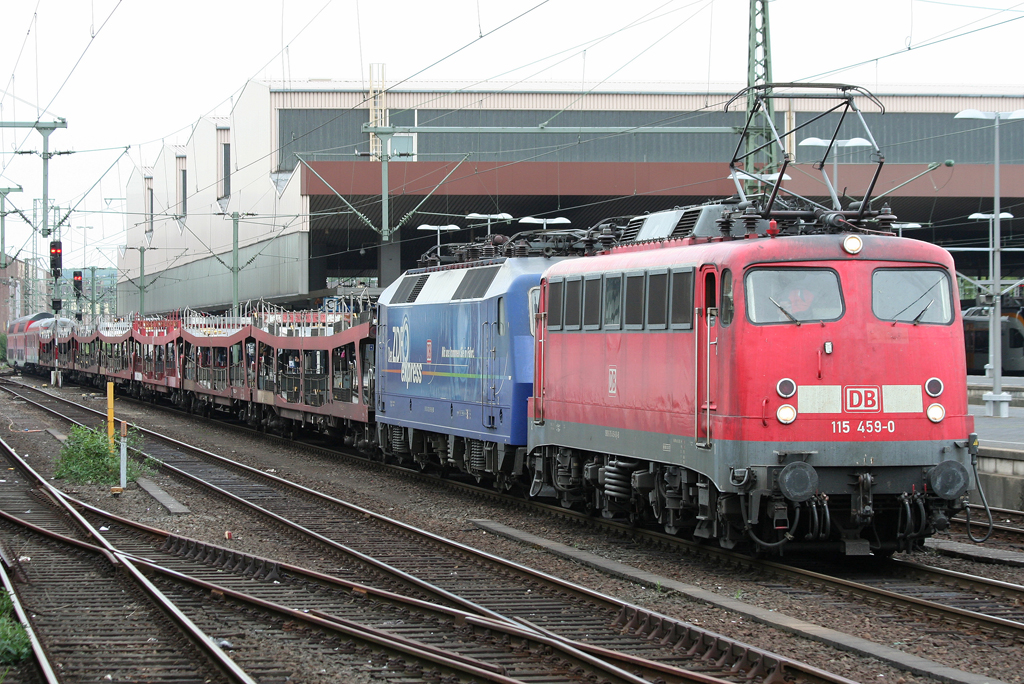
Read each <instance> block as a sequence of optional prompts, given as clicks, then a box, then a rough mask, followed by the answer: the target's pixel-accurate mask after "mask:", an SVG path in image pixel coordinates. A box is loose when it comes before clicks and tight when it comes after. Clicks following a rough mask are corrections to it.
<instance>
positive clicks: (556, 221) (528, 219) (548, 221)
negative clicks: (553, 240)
mask: <svg viewBox="0 0 1024 684" xmlns="http://www.w3.org/2000/svg"><path fill="white" fill-rule="evenodd" d="M519 222H520V223H539V224H541V226H542V228H541V230H547V228H548V226H554V225H562V224H564V223H572V221H570V220H569V219H567V218H565V217H564V216H556V217H554V218H534V217H533V216H525V217H523V218H521V219H519Z"/></svg>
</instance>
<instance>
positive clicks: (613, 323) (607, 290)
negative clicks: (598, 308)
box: [604, 275, 622, 330]
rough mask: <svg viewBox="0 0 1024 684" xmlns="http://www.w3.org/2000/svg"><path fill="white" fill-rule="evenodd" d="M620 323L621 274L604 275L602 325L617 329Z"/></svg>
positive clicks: (606, 327)
mask: <svg viewBox="0 0 1024 684" xmlns="http://www.w3.org/2000/svg"><path fill="white" fill-rule="evenodd" d="M621 325H622V276H620V275H613V276H605V279H604V327H605V329H606V330H618V329H619V326H621Z"/></svg>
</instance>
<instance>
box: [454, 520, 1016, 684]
mask: <svg viewBox="0 0 1024 684" xmlns="http://www.w3.org/2000/svg"><path fill="white" fill-rule="evenodd" d="M470 522H472V523H473V524H474V525H476V526H477V527H479V528H480V529H482V530H486V531H487V532H490V533H492V534H498V535H501V536H503V537H506V538H508V539H514V540H516V541H519V542H522V543H524V544H529V545H530V546H533V547H535V548H538V549H544V550H545V551H548V552H550V553H553V554H555V555H557V556H561V557H563V558H568V559H570V560H572V561H575V562H577V563H580V564H582V565H586V566H588V567H592V568H595V569H597V570H600V571H601V572H605V573H608V574H609V575H614V576H616V577H621V578H623V579H625V580H628V581H630V582H636V583H638V584H643V585H644V586H648V587H657V588H660V589H661V590H662V591H666V590H667V591H676V592H679V593H681V594H683V595H685V596H687V597H688V598H690V599H693V600H694V601H702V602H704V603H708V604H711V605H713V606H716V607H719V608H724V609H725V610H729V611H732V612H734V613H737V614H740V615H743V616H744V617H747V618H749V619H751V620H753V621H755V622H759V623H761V624H764V625H769V626H771V627H775V628H777V629H782V630H785V631H787V632H790V633H791V634H796V635H798V636H801V637H804V638H807V639H813V640H814V641H818V642H821V643H824V644H827V645H829V646H832V647H834V648H837V649H839V650H842V651H850V652H852V653H857V654H860V655H863V656H868V657H871V658H877V659H878V660H880V661H882V662H884V663H886V664H888V665H892V666H893V667H895V668H898V669H901V670H905V671H907V672H911V673H913V674H916V675H922V676H925V677H931V678H933V679H935V680H937V681H940V682H948V683H949V684H1001V680H998V679H993V678H992V677H985V676H982V675H977V674H973V673H970V672H964V671H963V670H957V669H955V668H952V667H946V666H945V665H940V664H939V663H936V662H933V661H931V660H927V659H925V658H920V657H918V656H914V655H910V654H909V653H904V652H903V651H899V650H897V649H895V648H889V647H888V646H882V645H880V644H876V643H874V642H871V641H868V640H867V639H861V638H858V637H855V636H851V635H849V634H843V633H842V632H837V631H836V630H834V629H829V628H828V627H822V626H820V625H815V624H813V623H810V622H806V621H804V620H800V619H797V618H793V617H790V616H788V615H783V614H781V613H777V612H775V611H769V610H765V609H764V608H758V607H757V606H752V605H750V604H748V603H744V602H743V601H740V600H738V599H733V598H729V597H728V596H722V595H720V594H716V593H714V592H711V591H707V590H706V589H701V588H700V587H696V586H693V585H692V584H685V583H683V582H678V581H676V580H673V579H669V578H667V577H662V576H660V575H655V574H654V573H650V572H647V571H645V570H640V569H638V568H634V567H633V566H630V565H626V564H625V563H619V562H618V561H613V560H610V559H608V558H604V557H602V556H598V555H597V554H593V553H590V552H589V551H581V550H580V549H575V548H572V547H571V546H566V545H565V544H559V543H558V542H554V541H551V540H550V539H544V538H543V537H538V536H536V535H534V534H530V533H528V532H523V531H521V530H517V529H515V528H513V527H509V526H508V525H503V524H501V523H497V522H493V521H491V520H471V521H470ZM779 655H783V656H784V655H785V654H784V653H780V654H779Z"/></svg>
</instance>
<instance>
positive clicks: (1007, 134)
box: [279, 109, 1024, 170]
mask: <svg viewBox="0 0 1024 684" xmlns="http://www.w3.org/2000/svg"><path fill="white" fill-rule="evenodd" d="M556 114H558V112H557V110H508V109H504V110H491V109H488V110H476V109H472V110H471V109H463V110H447V109H444V110H442V109H422V110H419V111H417V112H415V113H414V112H411V111H404V112H403V111H393V112H392V114H391V122H392V124H393V125H396V126H407V125H412V123H413V119H414V116H415V117H417V118H418V122H419V125H421V126H463V127H477V126H479V127H488V126H523V127H532V126H537V125H539V124H541V123H544V122H550V125H552V126H651V125H654V126H658V125H667V126H740V125H742V124H743V121H744V115H743V114H742V113H739V112H728V113H726V112H680V111H676V112H650V111H642V112H636V111H633V112H622V111H584V112H579V111H568V112H564V113H562V114H558V116H557V117H555V115H556ZM777 116H778V122H779V124H780V125H782V123H783V116H784V115H783V114H781V113H780V114H778V115H777ZM813 116H814V115H813V114H811V113H807V112H797V113H796V120H797V122H798V123H800V124H802V123H804V122H806V121H808V120H809V119H811V118H812V117H813ZM552 117H555V118H553V119H552ZM366 118H367V113H366V111H365V110H339V109H325V110H320V109H299V110H292V109H289V110H281V111H280V113H279V124H280V129H279V134H280V139H281V140H284V141H289V142H286V143H285V144H284V145H283V146H282V148H281V153H280V164H281V169H282V170H291V169H292V168H294V166H295V163H296V162H295V156H294V153H295V152H299V153H303V154H308V155H310V156H309V157H308V158H311V159H316V158H320V159H332V158H333V159H339V158H346V159H351V158H352V157H350V156H349V155H351V154H352V152H354V151H355V150H356V149H359V150H361V151H366V150H367V149H368V139H367V136H366V135H365V134H363V133H361V132H360V130H359V129H360V126H361V125H362V124H363V123H365V122H366ZM864 119H865V121H867V124H868V126H869V127H870V129H871V133H872V135H874V137H875V140H876V141H877V142H878V144H879V146H880V147H881V148H882V150H883V153H884V154H885V158H886V161H887V162H888V163H894V164H926V163H930V162H933V161H937V162H942V161H945V160H946V159H954V160H955V161H956V162H957V163H960V164H967V163H983V164H984V163H992V124H991V122H988V121H976V120H963V119H954V118H953V116H952V115H951V114H946V113H935V114H928V113H916V114H907V113H888V114H885V115H884V116H883V115H881V114H878V113H865V114H864ZM834 125H835V123H834V119H832V121H831V122H829V121H827V120H822V121H819V122H816V123H814V124H811V125H809V126H808V127H807V128H805V129H802V130H801V131H800V133H798V134H797V141H800V140H803V139H805V138H808V137H811V136H814V137H819V138H828V137H830V136H831V134H832V128H830V126H834ZM1000 131H1001V135H1000V141H1001V146H1002V151H1003V152H1002V160H1003V161H1004V162H1006V163H1008V164H1009V163H1024V123H1021V122H1005V123H1004V124H1003V125H1002V126H1001V127H1000ZM864 135H865V134H864V131H863V129H862V128H861V127H860V124H859V121H858V120H857V119H856V117H855V116H854V115H852V114H848V115H847V117H846V121H845V123H844V124H843V127H842V129H841V131H840V134H839V137H840V138H853V137H864ZM735 147H736V137H735V136H733V135H731V134H693V135H675V134H665V135H660V134H649V133H648V134H640V135H629V134H626V135H595V134H582V135H544V134H521V135H517V134H508V135H493V134H477V133H452V134H446V133H420V134H418V135H417V154H418V156H417V159H418V160H420V161H428V160H429V161H454V160H459V159H462V157H463V156H464V155H466V154H467V153H471V154H472V155H473V159H476V160H485V161H524V160H530V161H551V162H723V161H727V160H728V159H729V158H730V157H731V155H732V153H733V150H734V149H735ZM793 152H794V156H795V157H796V159H797V160H798V161H800V162H809V161H813V160H815V158H816V156H818V157H820V152H817V151H816V150H815V149H814V148H808V147H801V146H797V147H796V148H795V149H794V150H793ZM314 153H320V154H319V155H317V154H314ZM339 155H345V156H344V157H341V156H339ZM363 159H365V157H363ZM839 160H840V163H869V162H870V157H869V153H868V152H867V151H861V150H854V149H851V150H841V151H840V157H839Z"/></svg>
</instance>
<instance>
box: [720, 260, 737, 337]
mask: <svg viewBox="0 0 1024 684" xmlns="http://www.w3.org/2000/svg"><path fill="white" fill-rule="evenodd" d="M734 310H735V304H734V302H733V296H732V272H731V271H730V270H729V269H725V270H724V271H722V311H721V314H720V315H721V317H722V325H729V324H730V323H732V318H733V314H734Z"/></svg>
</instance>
